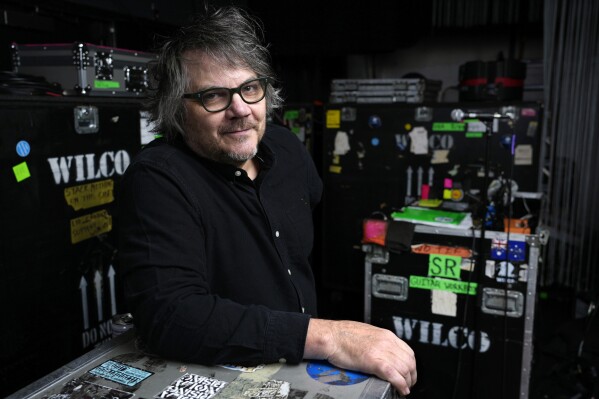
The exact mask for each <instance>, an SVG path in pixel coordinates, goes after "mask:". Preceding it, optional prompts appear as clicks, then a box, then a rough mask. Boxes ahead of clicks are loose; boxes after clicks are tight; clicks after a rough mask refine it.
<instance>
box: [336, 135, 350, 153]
mask: <svg viewBox="0 0 599 399" xmlns="http://www.w3.org/2000/svg"><path fill="white" fill-rule="evenodd" d="M349 150H350V146H349V137H348V136H347V133H345V132H342V131H338V132H337V134H336V135H335V149H334V150H333V154H334V155H345V154H347V153H348V152H349Z"/></svg>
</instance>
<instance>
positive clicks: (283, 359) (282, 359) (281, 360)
mask: <svg viewBox="0 0 599 399" xmlns="http://www.w3.org/2000/svg"><path fill="white" fill-rule="evenodd" d="M279 363H287V359H285V358H284V357H282V358H280V359H279Z"/></svg>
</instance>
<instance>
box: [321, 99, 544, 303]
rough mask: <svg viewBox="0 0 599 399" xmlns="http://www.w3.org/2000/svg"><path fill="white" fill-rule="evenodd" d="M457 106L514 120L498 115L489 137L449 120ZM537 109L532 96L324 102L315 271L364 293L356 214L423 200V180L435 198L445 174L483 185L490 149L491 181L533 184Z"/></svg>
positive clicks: (336, 286)
mask: <svg viewBox="0 0 599 399" xmlns="http://www.w3.org/2000/svg"><path fill="white" fill-rule="evenodd" d="M455 109H461V110H468V111H471V110H478V111H480V112H482V113H486V114H489V113H494V112H498V113H501V114H505V113H508V112H509V113H513V114H514V115H515V120H514V122H513V124H512V126H510V124H509V123H508V121H506V120H503V119H502V120H498V121H497V131H494V132H493V133H492V135H491V137H490V139H489V140H487V139H486V137H487V136H486V135H485V125H484V124H483V123H482V122H480V121H479V122H473V123H463V122H456V121H455V120H453V119H452V116H451V114H452V111H453V110H455ZM542 110H543V107H542V105H541V104H540V103H537V102H503V103H501V102H486V103H424V104H401V103H395V104H357V103H343V104H327V106H326V108H325V121H326V126H325V127H326V128H325V130H324V132H323V150H322V151H323V154H322V156H323V172H322V174H323V180H324V184H325V186H324V187H325V192H324V197H323V203H322V221H323V223H322V226H323V232H322V237H323V243H322V245H323V250H322V254H323V257H322V270H323V272H322V275H321V279H322V281H323V283H324V284H325V286H326V288H327V289H328V290H329V291H335V290H337V291H344V292H351V293H355V294H356V296H357V299H358V300H360V301H361V297H362V294H363V293H362V287H363V281H364V276H363V264H362V262H363V257H362V254H361V248H360V238H361V233H362V219H363V218H364V217H366V216H368V215H370V214H371V213H372V212H374V211H379V210H383V211H389V210H392V209H394V208H395V209H400V208H401V207H403V206H405V205H407V204H409V203H410V201H411V200H413V199H418V198H420V197H421V195H422V193H421V189H422V187H423V185H425V184H426V185H427V186H428V188H429V189H430V197H431V198H433V197H435V196H436V197H437V198H439V197H440V196H442V193H441V191H443V186H444V181H445V179H446V178H451V180H452V181H453V184H454V185H460V187H461V189H462V190H463V191H464V192H466V193H468V194H470V192H475V191H476V190H478V193H480V192H481V190H486V189H487V187H483V183H484V178H483V177H482V175H483V172H484V164H485V159H484V158H485V149H486V148H487V147H488V150H489V169H490V180H489V181H493V180H495V179H497V178H498V177H499V176H501V175H504V176H506V177H508V176H509V175H511V179H512V180H514V181H515V182H516V183H517V185H518V191H519V192H522V193H524V192H538V191H540V188H539V177H540V171H541V168H540V162H539V154H540V148H541V147H540V143H541V134H542V131H541V126H540V123H541V115H542ZM512 137H513V139H512ZM512 146H513V147H512ZM512 152H514V155H512ZM467 198H468V197H467ZM479 198H480V195H479ZM528 205H531V207H534V206H535V204H534V202H533V203H532V204H531V201H529V204H528ZM519 216H521V215H515V216H514V217H519Z"/></svg>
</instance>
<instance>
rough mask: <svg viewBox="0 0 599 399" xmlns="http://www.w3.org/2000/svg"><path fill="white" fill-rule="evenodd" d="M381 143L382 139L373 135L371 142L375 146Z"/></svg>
mask: <svg viewBox="0 0 599 399" xmlns="http://www.w3.org/2000/svg"><path fill="white" fill-rule="evenodd" d="M380 143H381V141H380V140H379V138H378V137H373V138H372V139H370V144H372V146H373V147H376V146H378V145H379V144H380Z"/></svg>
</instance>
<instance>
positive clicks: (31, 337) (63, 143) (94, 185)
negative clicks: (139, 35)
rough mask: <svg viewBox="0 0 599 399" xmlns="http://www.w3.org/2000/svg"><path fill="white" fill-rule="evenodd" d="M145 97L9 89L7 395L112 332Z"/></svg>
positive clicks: (1, 142)
mask: <svg viewBox="0 0 599 399" xmlns="http://www.w3.org/2000/svg"><path fill="white" fill-rule="evenodd" d="M141 112H142V106H141V101H140V100H139V99H131V98H99V97H95V98H90V97H59V98H54V97H52V98H48V97H41V96H37V97H36V96H29V97H17V96H6V97H0V120H2V121H3V123H2V124H0V170H2V172H3V173H0V192H1V193H2V195H1V196H0V226H2V229H0V272H1V273H2V279H1V280H0V311H1V313H2V316H3V319H4V322H3V324H2V329H1V330H0V331H1V332H0V334H1V335H2V342H3V343H4V344H3V349H2V350H0V364H2V367H1V368H0V397H5V396H6V394H9V393H11V392H14V391H15V390H16V389H18V388H20V387H22V386H23V385H25V384H27V383H29V382H31V381H33V380H35V379H37V378H39V377H41V376H43V375H45V374H47V373H49V372H50V371H52V370H54V369H56V368H57V367H58V366H60V365H63V364H65V363H66V362H67V361H70V360H72V359H74V358H76V357H78V356H80V355H82V354H83V353H85V352H87V351H89V350H90V349H93V348H94V347H95V346H96V345H97V344H99V343H100V342H102V341H104V340H107V339H110V320H111V317H112V315H114V314H115V313H117V312H118V311H119V308H120V306H121V297H120V292H121V289H120V287H121V285H120V279H119V275H118V270H119V269H118V262H117V257H116V255H117V249H116V247H117V243H116V232H117V229H118V219H119V217H118V216H119V215H118V206H117V202H118V193H119V188H120V180H121V176H122V174H123V173H124V171H125V170H126V168H127V166H128V165H129V163H130V161H131V160H132V159H133V157H134V156H135V154H136V153H137V152H138V151H139V150H140V148H141V144H142V142H141V129H142V118H141Z"/></svg>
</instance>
